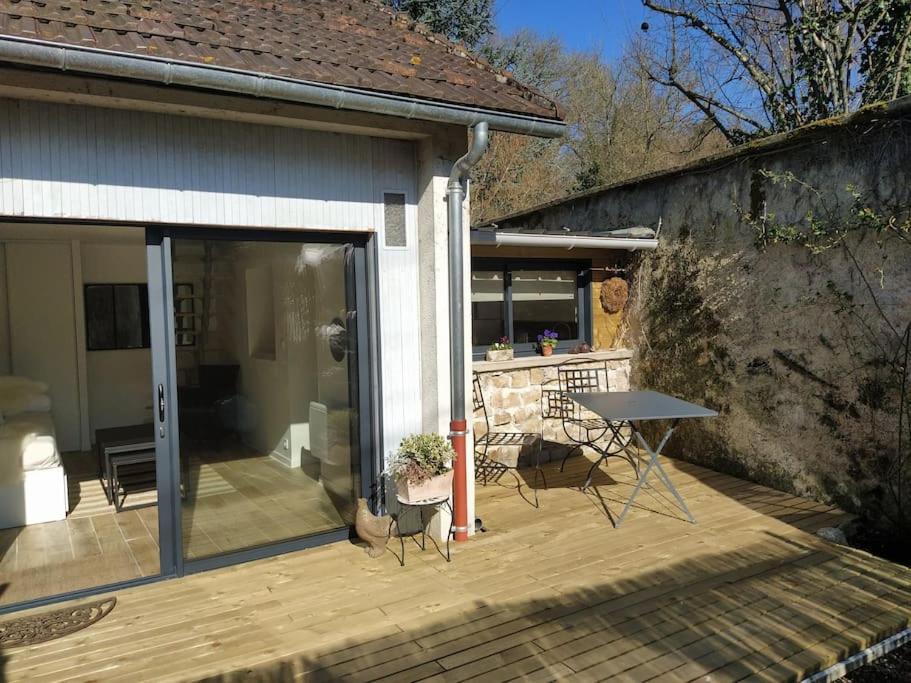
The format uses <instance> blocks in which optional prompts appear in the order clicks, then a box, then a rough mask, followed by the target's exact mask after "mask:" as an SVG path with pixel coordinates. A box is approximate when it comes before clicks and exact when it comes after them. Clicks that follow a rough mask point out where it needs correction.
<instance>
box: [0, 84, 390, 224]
mask: <svg viewBox="0 0 911 683" xmlns="http://www.w3.org/2000/svg"><path fill="white" fill-rule="evenodd" d="M371 140H372V139H371V138H368V137H363V136H354V135H342V134H339V133H326V132H317V131H308V130H301V129H294V128H280V127H278V126H261V125H255V124H248V123H235V122H231V121H219V120H210V119H199V118H191V117H181V116H168V115H164V114H152V113H147V112H134V111H124V110H114V109H102V108H96V107H82V106H73V105H63V104H49V103H42V102H29V101H25V100H0V213H2V214H3V215H6V216H28V217H45V218H55V219H61V218H64V219H65V218H79V219H93V220H105V221H116V222H119V221H137V222H152V223H162V222H163V223H180V224H197V225H225V226H248V227H269V228H307V229H333V230H345V229H355V230H356V229H360V230H365V229H370V228H371V227H373V222H374V213H373V203H374V192H373V190H374V183H373V178H372V166H371Z"/></svg>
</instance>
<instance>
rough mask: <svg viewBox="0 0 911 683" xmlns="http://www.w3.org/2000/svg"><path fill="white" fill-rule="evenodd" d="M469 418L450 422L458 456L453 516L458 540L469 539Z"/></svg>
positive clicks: (454, 536)
mask: <svg viewBox="0 0 911 683" xmlns="http://www.w3.org/2000/svg"><path fill="white" fill-rule="evenodd" d="M467 429H468V422H467V420H452V421H451V422H450V423H449V431H450V439H451V440H452V447H453V448H454V449H455V452H456V458H455V462H454V463H453V465H452V467H453V470H454V476H453V478H452V516H453V518H454V524H453V528H454V529H455V533H454V534H453V538H455V540H456V541H467V540H468V465H467V461H466V454H465V433H466V431H467Z"/></svg>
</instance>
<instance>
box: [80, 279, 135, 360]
mask: <svg viewBox="0 0 911 683" xmlns="http://www.w3.org/2000/svg"><path fill="white" fill-rule="evenodd" d="M85 339H86V348H87V349H88V350H89V351H111V350H115V349H143V348H148V347H149V290H148V287H147V286H146V285H145V284H117V285H113V284H112V285H86V286H85Z"/></svg>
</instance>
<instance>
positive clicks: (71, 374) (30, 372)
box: [6, 242, 83, 451]
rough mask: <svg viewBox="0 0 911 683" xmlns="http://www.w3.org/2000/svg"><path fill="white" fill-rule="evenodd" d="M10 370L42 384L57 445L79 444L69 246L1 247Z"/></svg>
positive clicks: (23, 244) (19, 244) (27, 244)
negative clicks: (4, 264)
mask: <svg viewBox="0 0 911 683" xmlns="http://www.w3.org/2000/svg"><path fill="white" fill-rule="evenodd" d="M6 253H7V282H8V294H9V312H10V316H9V318H10V346H11V351H12V354H11V357H12V364H11V370H12V372H13V374H16V375H21V376H23V377H31V378H32V379H35V380H39V381H42V382H47V384H48V385H49V387H48V394H49V395H50V397H51V402H52V415H53V418H54V429H55V431H56V437H57V446H58V448H59V449H60V450H61V451H69V450H79V449H81V447H82V436H83V435H82V424H81V413H80V401H79V399H80V392H79V366H78V359H77V347H76V321H75V307H74V299H73V297H74V287H73V256H72V251H71V246H70V244H68V243H60V242H56V243H53V242H49V243H41V242H13V243H8V244H7V245H6Z"/></svg>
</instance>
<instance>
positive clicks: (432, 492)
mask: <svg viewBox="0 0 911 683" xmlns="http://www.w3.org/2000/svg"><path fill="white" fill-rule="evenodd" d="M395 486H396V495H397V496H398V498H399V500H401V501H402V502H403V503H415V502H417V501H421V500H430V499H442V498H448V497H449V494H450V492H451V491H452V470H448V471H447V472H445V473H444V474H438V475H437V476H435V477H431V478H430V479H428V480H427V481H424V482H421V483H420V484H413V483H411V482H410V481H406V480H404V479H396V480H395Z"/></svg>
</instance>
